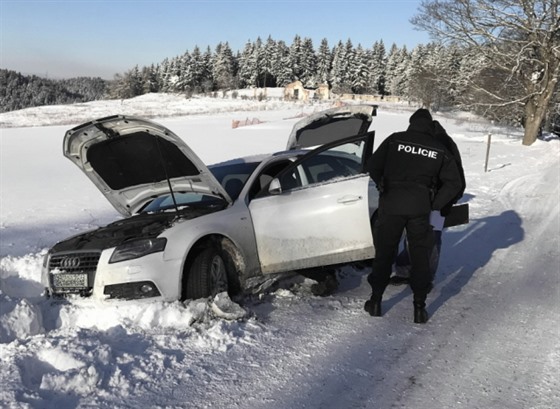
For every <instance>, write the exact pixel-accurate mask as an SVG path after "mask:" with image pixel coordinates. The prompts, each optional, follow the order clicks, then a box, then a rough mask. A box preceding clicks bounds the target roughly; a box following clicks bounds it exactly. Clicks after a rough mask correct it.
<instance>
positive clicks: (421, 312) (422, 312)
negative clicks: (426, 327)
mask: <svg viewBox="0 0 560 409" xmlns="http://www.w3.org/2000/svg"><path fill="white" fill-rule="evenodd" d="M426 322H428V311H426V303H424V302H414V323H415V324H425V323H426Z"/></svg>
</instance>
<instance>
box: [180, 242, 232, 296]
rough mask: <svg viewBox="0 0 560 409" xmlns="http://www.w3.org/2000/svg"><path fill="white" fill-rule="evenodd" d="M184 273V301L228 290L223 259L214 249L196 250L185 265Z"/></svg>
mask: <svg viewBox="0 0 560 409" xmlns="http://www.w3.org/2000/svg"><path fill="white" fill-rule="evenodd" d="M185 273H186V280H185V279H184V280H183V283H184V286H183V295H184V298H185V299H189V300H195V299H199V298H207V297H210V296H215V295H216V294H218V293H221V292H223V291H227V290H228V279H227V270H226V264H225V262H224V257H223V256H222V254H221V252H220V251H219V250H218V249H217V248H215V247H207V248H202V249H200V250H197V252H196V253H195V255H194V257H193V258H191V260H190V262H189V263H188V264H187V266H186V268H185Z"/></svg>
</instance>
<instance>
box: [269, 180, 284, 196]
mask: <svg viewBox="0 0 560 409" xmlns="http://www.w3.org/2000/svg"><path fill="white" fill-rule="evenodd" d="M268 193H270V194H271V195H279V194H280V193H282V186H281V185H280V181H279V180H278V179H277V178H274V179H272V180H271V181H270V185H268Z"/></svg>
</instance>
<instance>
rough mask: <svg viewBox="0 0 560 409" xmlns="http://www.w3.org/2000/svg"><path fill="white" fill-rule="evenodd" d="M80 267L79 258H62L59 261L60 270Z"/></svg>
mask: <svg viewBox="0 0 560 409" xmlns="http://www.w3.org/2000/svg"><path fill="white" fill-rule="evenodd" d="M79 266H80V257H64V258H63V259H62V260H60V267H62V268H77V267H79Z"/></svg>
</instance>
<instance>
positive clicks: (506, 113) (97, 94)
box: [0, 35, 558, 124]
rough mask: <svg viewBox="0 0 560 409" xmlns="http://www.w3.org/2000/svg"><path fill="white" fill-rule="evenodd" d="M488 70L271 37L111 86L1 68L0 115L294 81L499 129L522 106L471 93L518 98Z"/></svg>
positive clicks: (425, 51)
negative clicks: (490, 102)
mask: <svg viewBox="0 0 560 409" xmlns="http://www.w3.org/2000/svg"><path fill="white" fill-rule="evenodd" d="M485 64H486V62H485V61H483V59H482V58H481V57H480V56H479V55H477V54H476V53H473V52H471V50H469V49H468V48H459V47H453V46H444V45H442V44H438V43H430V44H426V45H424V44H420V45H418V46H416V47H415V48H413V49H412V50H408V49H407V47H406V46H403V47H399V46H397V45H396V44H393V45H392V46H391V47H390V48H389V49H388V50H387V49H386V47H385V44H384V43H383V41H376V42H374V43H373V44H372V46H371V47H369V48H365V47H363V46H362V45H357V46H355V45H354V44H353V43H352V41H351V40H350V39H349V40H347V41H346V42H342V41H339V42H338V43H337V44H336V45H335V46H334V47H331V46H329V44H328V42H327V40H326V39H323V40H322V41H321V42H320V44H319V46H318V47H317V48H315V47H314V45H313V42H312V40H311V39H310V38H302V37H300V36H298V35H296V36H295V38H294V40H293V42H292V43H291V44H290V45H288V44H286V43H285V42H284V41H276V40H274V39H272V38H271V37H269V38H268V39H267V40H266V41H262V40H261V39H260V38H257V40H256V41H248V42H247V43H246V44H245V46H244V48H243V50H241V51H238V52H234V51H233V50H232V49H231V47H230V46H229V44H228V42H221V43H219V44H218V45H217V46H216V47H215V48H214V49H213V50H212V49H211V48H210V47H207V48H206V49H205V50H201V49H200V48H199V47H198V46H195V47H194V48H193V49H192V50H187V51H186V52H185V53H183V54H182V55H179V56H176V57H173V58H166V59H164V60H163V61H161V62H160V63H157V64H152V65H150V66H143V67H139V66H135V67H133V68H132V69H130V70H128V71H126V72H124V73H120V74H116V75H115V77H114V79H113V80H103V79H101V78H90V77H78V78H71V79H64V80H52V79H45V78H41V77H37V76H34V75H33V76H25V75H22V74H20V73H17V72H14V71H10V70H6V69H1V70H0V85H1V87H0V112H6V111H11V110H17V109H22V108H26V107H33V106H41V105H52V104H69V103H76V102H85V101H92V100H99V99H125V98H132V97H135V96H138V95H142V94H146V93H151V92H171V93H183V94H185V95H186V96H189V97H190V96H192V95H195V94H209V93H214V95H216V93H217V92H219V91H225V90H231V89H242V88H247V87H283V86H285V85H287V84H289V83H291V82H293V81H295V80H299V81H301V82H302V83H303V84H304V86H305V87H308V88H314V87H316V86H318V85H320V84H328V85H329V87H330V88H331V91H332V93H334V94H348V93H352V94H374V95H396V96H399V97H400V98H401V99H404V100H409V101H411V102H413V103H417V104H418V105H422V106H426V107H430V108H431V109H433V110H438V109H442V108H444V107H445V108H449V107H461V108H463V109H467V110H470V111H473V112H476V113H479V114H481V115H484V116H485V117H487V118H489V119H493V120H496V121H497V122H499V123H510V124H513V123H515V124H519V123H520V121H521V119H522V116H523V108H522V106H519V107H515V106H511V105H508V106H507V107H506V108H503V109H501V108H500V107H499V106H493V107H492V109H488V107H487V106H486V105H485V104H484V103H483V102H484V97H485V95H484V93H480V92H479V90H478V89H477V88H475V87H472V85H471V84H472V83H473V81H472V77H473V76H475V75H481V73H483V74H484V81H485V87H486V88H489V89H493V90H494V92H495V93H501V94H502V95H503V97H504V98H515V97H516V90H515V89H511V88H508V89H503V88H502V87H501V83H502V81H500V75H502V73H501V72H500V71H499V70H492V69H491V67H490V68H489V67H487V66H486V65H485ZM482 66H484V67H485V69H484V71H481V67H482ZM493 84H495V85H493ZM557 100H558V97H556V99H555V101H557Z"/></svg>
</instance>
